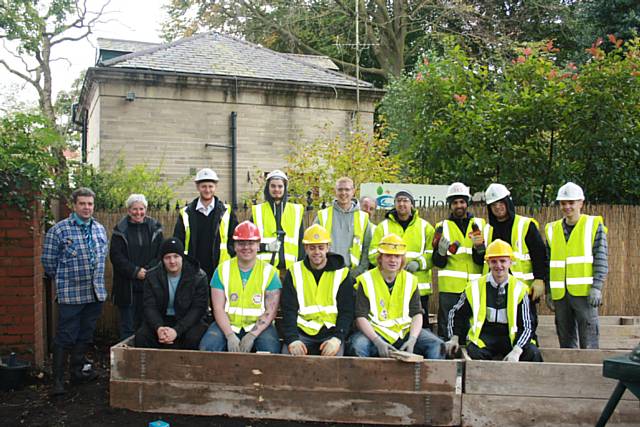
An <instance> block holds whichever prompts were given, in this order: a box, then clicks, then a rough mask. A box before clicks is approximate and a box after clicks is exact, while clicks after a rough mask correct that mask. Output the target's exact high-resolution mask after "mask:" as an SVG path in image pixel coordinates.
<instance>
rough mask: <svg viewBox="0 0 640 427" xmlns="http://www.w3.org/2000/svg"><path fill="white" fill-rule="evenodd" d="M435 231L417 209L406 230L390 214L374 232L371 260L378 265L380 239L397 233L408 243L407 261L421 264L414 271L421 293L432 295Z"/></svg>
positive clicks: (370, 252) (370, 248)
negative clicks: (432, 246) (432, 245)
mask: <svg viewBox="0 0 640 427" xmlns="http://www.w3.org/2000/svg"><path fill="white" fill-rule="evenodd" d="M434 232H435V230H434V228H433V226H432V225H431V224H429V221H426V220H424V219H422V218H420V217H419V216H418V212H417V211H415V210H414V212H413V219H412V220H411V222H410V223H409V225H408V226H407V229H406V230H403V229H402V226H401V225H400V224H399V223H398V222H397V220H396V218H395V217H394V216H393V215H390V216H389V218H387V219H385V220H384V221H382V222H381V223H380V224H378V226H377V227H376V231H375V232H374V233H373V238H372V239H371V245H370V246H369V262H370V263H371V264H373V265H376V258H377V256H378V244H379V243H380V239H382V238H383V237H384V236H386V235H387V234H389V233H395V234H397V235H398V236H400V237H402V240H404V242H405V243H406V244H407V254H406V257H407V262H410V261H417V262H418V263H419V264H420V270H418V271H416V272H415V273H413V274H414V275H415V276H416V278H417V279H418V289H419V290H420V295H431V293H432V289H431V268H432V267H433V260H432V258H431V255H432V254H433V249H432V248H431V241H432V240H433V234H434Z"/></svg>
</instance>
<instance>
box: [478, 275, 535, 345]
mask: <svg viewBox="0 0 640 427" xmlns="http://www.w3.org/2000/svg"><path fill="white" fill-rule="evenodd" d="M527 289H528V287H527V285H525V284H524V283H522V282H521V281H520V280H518V279H516V278H515V277H514V276H512V275H509V284H508V285H507V323H508V326H509V340H510V341H511V344H512V345H513V343H514V341H515V339H516V333H517V332H518V322H517V321H518V304H520V302H521V301H522V299H523V298H524V296H525V294H526V293H527ZM465 294H466V295H467V299H468V300H469V305H471V310H472V312H473V316H472V317H471V319H469V333H468V334H467V340H469V341H470V342H472V343H474V344H475V345H477V346H478V347H479V348H484V347H485V346H486V345H485V343H484V342H483V341H482V340H481V339H480V335H481V333H482V326H483V325H484V321H485V319H486V317H487V276H486V275H485V276H482V277H480V278H479V279H477V280H473V281H471V282H469V285H468V286H467V288H466V289H465Z"/></svg>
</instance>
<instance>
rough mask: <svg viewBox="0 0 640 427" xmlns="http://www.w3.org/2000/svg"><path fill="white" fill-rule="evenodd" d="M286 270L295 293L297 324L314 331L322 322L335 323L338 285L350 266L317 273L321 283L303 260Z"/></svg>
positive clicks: (310, 332) (308, 333) (328, 326)
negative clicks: (288, 272)
mask: <svg viewBox="0 0 640 427" xmlns="http://www.w3.org/2000/svg"><path fill="white" fill-rule="evenodd" d="M289 271H291V278H292V279H293V287H294V288H295V289H296V294H297V296H298V305H299V308H298V327H299V328H300V329H302V330H303V331H304V332H305V333H306V334H307V335H316V334H317V333H318V332H320V330H321V329H322V327H323V326H326V327H327V328H333V327H335V326H336V320H337V319H338V302H337V296H338V289H340V284H341V283H342V282H343V281H344V279H346V278H347V275H348V274H349V269H348V268H346V267H345V268H341V269H339V270H336V271H325V272H323V273H322V276H320V283H316V279H315V277H314V276H313V273H312V272H311V271H309V269H307V267H306V266H305V265H304V262H303V261H299V262H296V263H295V264H293V267H292V268H291V269H290V270H289Z"/></svg>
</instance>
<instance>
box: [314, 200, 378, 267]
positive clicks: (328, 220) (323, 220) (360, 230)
mask: <svg viewBox="0 0 640 427" xmlns="http://www.w3.org/2000/svg"><path fill="white" fill-rule="evenodd" d="M332 221H333V206H329V207H328V208H326V209H322V210H321V211H320V212H318V222H319V223H320V225H321V226H323V227H324V228H326V229H327V231H328V232H329V234H331V224H332ZM367 224H369V215H368V214H367V213H366V212H363V211H361V210H357V211H354V212H353V243H352V244H351V248H350V249H349V258H350V262H351V265H350V268H351V269H352V270H353V269H354V268H356V267H357V266H358V264H360V256H361V255H362V245H364V233H365V232H366V231H367Z"/></svg>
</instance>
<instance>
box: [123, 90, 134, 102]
mask: <svg viewBox="0 0 640 427" xmlns="http://www.w3.org/2000/svg"><path fill="white" fill-rule="evenodd" d="M124 99H126V100H127V101H129V102H133V101H135V100H136V93H135V92H134V91H129V92H127V95H126V96H125V97H124Z"/></svg>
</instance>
